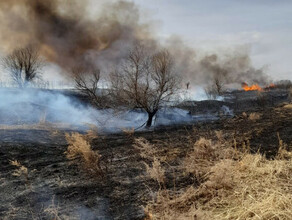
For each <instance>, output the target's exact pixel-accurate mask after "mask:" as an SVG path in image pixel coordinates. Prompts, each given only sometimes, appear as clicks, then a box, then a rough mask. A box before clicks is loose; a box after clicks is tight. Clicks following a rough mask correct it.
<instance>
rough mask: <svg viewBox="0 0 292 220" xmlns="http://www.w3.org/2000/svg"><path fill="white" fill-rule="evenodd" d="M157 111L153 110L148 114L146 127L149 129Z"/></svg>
mask: <svg viewBox="0 0 292 220" xmlns="http://www.w3.org/2000/svg"><path fill="white" fill-rule="evenodd" d="M156 112H157V110H154V111H153V112H148V120H147V123H146V127H147V128H150V127H151V125H152V121H153V117H154V115H155V114H156Z"/></svg>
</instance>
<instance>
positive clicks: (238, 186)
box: [145, 135, 292, 219]
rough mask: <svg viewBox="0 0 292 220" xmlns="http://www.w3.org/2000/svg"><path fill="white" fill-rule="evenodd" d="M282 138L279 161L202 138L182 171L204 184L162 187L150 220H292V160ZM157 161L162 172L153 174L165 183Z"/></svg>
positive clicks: (150, 208)
mask: <svg viewBox="0 0 292 220" xmlns="http://www.w3.org/2000/svg"><path fill="white" fill-rule="evenodd" d="M217 136H218V135H217ZM219 137H222V136H220V135H219ZM278 138H279V152H278V156H277V157H276V159H274V160H268V159H266V158H265V156H264V155H260V154H259V153H257V154H251V153H249V152H247V151H246V150H238V149H235V148H234V141H232V140H224V141H222V140H223V139H222V138H221V140H220V139H219V140H217V141H212V140H209V139H206V138H200V139H199V140H198V141H196V142H195V144H194V147H193V150H192V151H191V152H190V153H189V154H188V156H187V157H186V158H185V161H184V163H183V168H182V169H184V170H185V171H186V172H187V173H191V174H193V175H194V176H195V177H196V178H197V179H198V180H199V185H198V186H197V187H195V186H189V187H187V188H185V189H183V190H180V191H179V190H175V189H166V188H163V189H161V188H160V189H159V191H158V192H157V193H156V195H155V197H154V198H153V200H152V201H150V202H149V203H148V205H147V206H146V208H145V209H146V212H147V213H148V219H291V216H292V209H291V204H292V155H291V153H290V152H288V151H287V150H286V148H287V145H285V144H284V143H283V141H282V140H281V139H280V136H279V135H278ZM232 143H233V144H232ZM237 146H238V145H237ZM240 149H246V146H245V147H244V146H242V147H241V148H240ZM154 158H155V157H154ZM156 160H157V159H156ZM156 160H154V162H153V166H152V167H153V168H152V169H155V170H159V171H160V172H155V174H157V175H152V173H153V172H148V174H149V177H150V178H153V179H155V180H157V181H161V180H163V179H164V178H165V176H164V173H165V170H163V168H162V167H161V166H160V164H158V163H155V161H156ZM147 169H148V168H147Z"/></svg>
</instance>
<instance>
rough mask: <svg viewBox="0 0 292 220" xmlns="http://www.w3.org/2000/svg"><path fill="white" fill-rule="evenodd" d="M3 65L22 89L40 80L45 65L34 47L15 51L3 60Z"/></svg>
mask: <svg viewBox="0 0 292 220" xmlns="http://www.w3.org/2000/svg"><path fill="white" fill-rule="evenodd" d="M2 64H3V66H4V68H5V69H7V70H8V71H9V72H10V76H11V78H12V80H13V81H14V82H15V83H16V84H17V85H18V86H19V87H20V88H24V87H26V86H27V85H28V83H30V82H32V81H33V80H35V79H36V78H38V77H39V76H40V74H41V72H40V71H41V68H42V67H43V65H44V63H43V61H42V60H41V59H40V56H39V53H38V51H37V49H36V48H35V47H33V46H28V47H25V48H21V49H17V50H14V51H13V52H12V53H11V54H10V55H9V56H7V57H6V58H4V59H3V60H2Z"/></svg>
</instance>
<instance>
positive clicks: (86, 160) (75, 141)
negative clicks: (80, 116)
mask: <svg viewBox="0 0 292 220" xmlns="http://www.w3.org/2000/svg"><path fill="white" fill-rule="evenodd" d="M65 137H66V140H67V142H68V144H69V146H68V148H67V151H66V152H65V154H66V156H67V158H68V159H70V160H81V162H82V165H83V168H84V169H85V170H86V171H88V172H89V173H92V174H95V175H98V176H99V175H102V174H103V170H102V168H101V165H100V155H99V154H98V152H96V151H93V150H92V149H91V146H90V144H89V142H88V141H87V137H86V135H82V134H79V133H72V134H68V133H66V134H65Z"/></svg>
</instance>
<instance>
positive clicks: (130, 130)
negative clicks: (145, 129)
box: [122, 128, 135, 137]
mask: <svg viewBox="0 0 292 220" xmlns="http://www.w3.org/2000/svg"><path fill="white" fill-rule="evenodd" d="M122 132H123V133H124V134H125V135H127V136H128V137H132V136H133V135H134V134H135V128H122Z"/></svg>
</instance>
